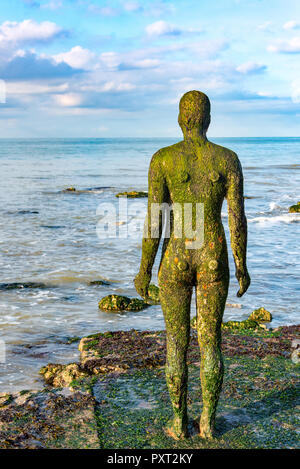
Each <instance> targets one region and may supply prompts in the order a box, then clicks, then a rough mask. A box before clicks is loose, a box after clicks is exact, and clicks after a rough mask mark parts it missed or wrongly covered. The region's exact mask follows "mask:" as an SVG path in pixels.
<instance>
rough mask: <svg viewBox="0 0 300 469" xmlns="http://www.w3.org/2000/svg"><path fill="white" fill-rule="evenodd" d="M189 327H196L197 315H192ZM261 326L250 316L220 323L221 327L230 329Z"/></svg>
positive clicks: (248, 328) (246, 328)
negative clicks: (240, 319) (242, 319)
mask: <svg viewBox="0 0 300 469" xmlns="http://www.w3.org/2000/svg"><path fill="white" fill-rule="evenodd" d="M191 327H192V328H193V329H196V328H197V316H194V317H193V318H192V319H191ZM259 327H261V325H260V324H259V323H258V322H257V321H254V320H252V319H250V318H248V319H245V320H244V321H227V322H223V323H222V328H223V329H230V330H250V329H252V330H255V329H258V328H259Z"/></svg>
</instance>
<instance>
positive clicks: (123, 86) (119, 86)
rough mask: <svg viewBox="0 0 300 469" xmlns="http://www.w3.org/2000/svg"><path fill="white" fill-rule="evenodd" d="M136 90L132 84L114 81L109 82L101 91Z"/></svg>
mask: <svg viewBox="0 0 300 469" xmlns="http://www.w3.org/2000/svg"><path fill="white" fill-rule="evenodd" d="M135 88H136V86H135V85H134V84H132V83H115V82H114V81H108V82H106V83H104V85H103V86H102V87H101V91H102V92H107V91H131V90H134V89H135Z"/></svg>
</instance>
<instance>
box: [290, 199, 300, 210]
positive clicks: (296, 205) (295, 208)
mask: <svg viewBox="0 0 300 469" xmlns="http://www.w3.org/2000/svg"><path fill="white" fill-rule="evenodd" d="M289 212H290V213H300V201H299V202H297V203H296V204H295V205H291V206H290V207H289Z"/></svg>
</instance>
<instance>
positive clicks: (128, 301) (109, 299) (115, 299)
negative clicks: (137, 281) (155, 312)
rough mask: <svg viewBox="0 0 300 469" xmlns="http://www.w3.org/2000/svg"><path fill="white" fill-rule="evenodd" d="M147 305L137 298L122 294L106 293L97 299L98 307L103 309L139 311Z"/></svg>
mask: <svg viewBox="0 0 300 469" xmlns="http://www.w3.org/2000/svg"><path fill="white" fill-rule="evenodd" d="M148 306H149V305H148V303H146V302H145V301H143V300H140V299H138V298H128V297H127V296H122V295H108V296H105V297H104V298H102V299H101V300H100V301H99V308H100V309H102V310H103V311H112V312H120V311H141V310H142V309H145V308H147V307H148Z"/></svg>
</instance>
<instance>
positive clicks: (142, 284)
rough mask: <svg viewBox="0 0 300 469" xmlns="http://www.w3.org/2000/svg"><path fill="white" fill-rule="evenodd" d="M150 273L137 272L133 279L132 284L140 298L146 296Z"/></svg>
mask: <svg viewBox="0 0 300 469" xmlns="http://www.w3.org/2000/svg"><path fill="white" fill-rule="evenodd" d="M150 280H151V275H149V274H147V273H141V272H139V273H138V274H137V276H136V277H135V279H134V286H135V289H136V291H137V292H138V294H139V295H140V296H141V297H142V298H147V296H148V288H149V284H150Z"/></svg>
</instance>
